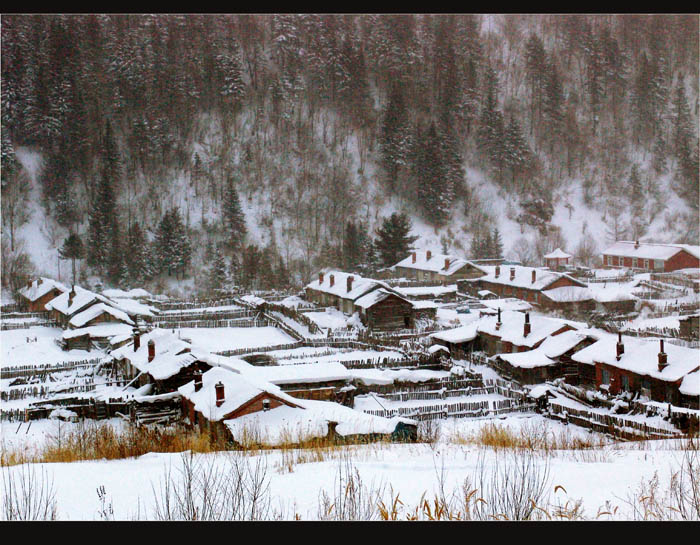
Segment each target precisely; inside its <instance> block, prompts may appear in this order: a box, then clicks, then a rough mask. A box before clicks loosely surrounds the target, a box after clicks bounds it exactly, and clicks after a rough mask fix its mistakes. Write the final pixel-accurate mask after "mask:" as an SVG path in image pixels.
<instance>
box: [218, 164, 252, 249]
mask: <svg viewBox="0 0 700 545" xmlns="http://www.w3.org/2000/svg"><path fill="white" fill-rule="evenodd" d="M222 216H223V221H224V228H225V230H226V231H225V232H226V243H227V246H228V248H229V249H231V250H236V249H238V248H240V247H241V245H242V244H243V241H244V240H245V237H246V234H247V233H248V228H247V227H246V222H245V215H244V214H243V209H242V208H241V201H240V199H239V198H238V192H237V191H236V183H235V179H234V177H233V176H229V178H228V182H227V184H226V190H225V192H224V200H223V203H222Z"/></svg>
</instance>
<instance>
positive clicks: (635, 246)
mask: <svg viewBox="0 0 700 545" xmlns="http://www.w3.org/2000/svg"><path fill="white" fill-rule="evenodd" d="M634 249H635V250H638V249H639V241H638V240H635V241H634Z"/></svg>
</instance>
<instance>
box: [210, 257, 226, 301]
mask: <svg viewBox="0 0 700 545" xmlns="http://www.w3.org/2000/svg"><path fill="white" fill-rule="evenodd" d="M226 269H227V267H226V259H225V258H224V254H223V253H222V252H221V249H219V248H217V249H216V251H215V253H214V259H213V260H212V261H211V266H210V267H209V292H210V293H211V294H212V295H217V294H220V293H222V292H223V291H224V290H225V289H226V286H227V284H228V274H227V270H226Z"/></svg>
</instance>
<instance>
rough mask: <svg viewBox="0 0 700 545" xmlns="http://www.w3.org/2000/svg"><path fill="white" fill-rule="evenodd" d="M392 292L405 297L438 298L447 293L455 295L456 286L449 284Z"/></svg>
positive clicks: (397, 288)
mask: <svg viewBox="0 0 700 545" xmlns="http://www.w3.org/2000/svg"><path fill="white" fill-rule="evenodd" d="M394 290H395V291H397V292H399V293H400V294H401V295H404V296H406V297H417V296H420V295H432V296H433V297H439V296H440V295H446V294H448V293H457V284H451V285H449V286H422V287H406V288H400V287H396V288H394Z"/></svg>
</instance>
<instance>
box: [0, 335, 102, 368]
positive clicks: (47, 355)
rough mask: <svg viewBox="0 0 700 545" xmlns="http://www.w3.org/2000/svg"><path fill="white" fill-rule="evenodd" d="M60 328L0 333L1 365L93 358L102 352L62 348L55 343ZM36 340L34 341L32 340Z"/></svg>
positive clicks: (41, 363)
mask: <svg viewBox="0 0 700 545" xmlns="http://www.w3.org/2000/svg"><path fill="white" fill-rule="evenodd" d="M62 333H63V330H62V329H59V328H56V327H31V328H27V329H11V330H6V331H1V332H0V354H2V359H1V360H0V364H2V365H3V366H4V367H7V366H16V365H46V364H51V363H60V362H64V361H79V360H85V359H92V358H95V357H98V356H100V355H102V352H100V351H97V350H93V351H91V352H88V351H86V350H67V351H66V350H62V349H61V347H60V346H58V345H57V344H56V342H55V341H56V339H60V337H61V334H62ZM35 339H36V341H35Z"/></svg>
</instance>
